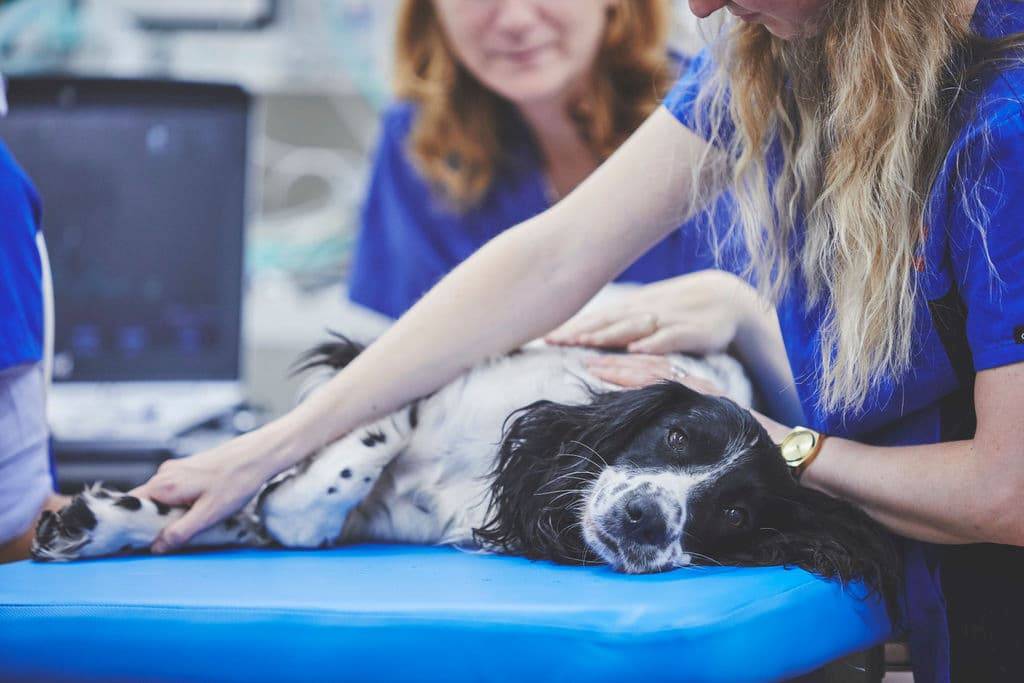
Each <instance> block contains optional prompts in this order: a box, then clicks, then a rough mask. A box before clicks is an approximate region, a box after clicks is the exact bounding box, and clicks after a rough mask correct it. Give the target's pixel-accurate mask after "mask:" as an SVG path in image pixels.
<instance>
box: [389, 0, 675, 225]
mask: <svg viewBox="0 0 1024 683" xmlns="http://www.w3.org/2000/svg"><path fill="white" fill-rule="evenodd" d="M667 32H668V3H667V0H620V2H618V3H616V4H615V5H614V6H613V7H612V8H611V9H610V10H609V16H608V20H607V25H606V27H605V30H604V35H603V37H602V41H601V45H600V47H599V49H598V54H597V59H596V62H595V64H594V65H593V68H592V69H591V71H590V74H589V79H590V84H589V86H590V87H588V88H585V89H584V92H585V94H584V96H583V97H582V98H580V99H578V100H577V101H575V102H573V103H572V104H571V109H570V112H569V113H570V116H571V117H572V119H573V121H574V122H575V124H576V126H577V128H578V130H579V131H580V135H581V137H582V139H583V140H584V141H585V142H586V143H587V145H588V146H589V147H590V149H591V150H592V152H593V153H594V156H595V157H597V158H598V159H600V160H604V159H606V158H607V157H609V156H611V153H612V152H614V151H615V149H616V148H617V147H618V146H619V145H621V144H622V142H624V141H625V139H626V138H627V137H629V135H630V134H631V133H632V132H633V131H634V130H635V129H636V128H637V127H638V126H639V125H640V124H641V123H642V122H643V120H644V119H645V118H647V116H648V115H649V114H650V113H651V112H652V111H654V109H655V108H656V107H657V106H658V104H659V103H660V101H661V98H662V96H663V95H664V94H665V91H666V90H667V89H668V87H669V85H671V68H670V64H669V58H668V48H667ZM395 49H396V58H395V91H396V94H397V95H398V97H400V98H403V99H407V100H410V101H412V102H415V103H416V104H417V105H418V109H417V116H416V120H415V123H414V127H413V130H412V134H411V136H410V141H409V149H410V152H411V155H412V158H413V159H414V160H415V162H416V164H417V166H418V168H419V170H420V172H422V173H423V174H424V176H425V177H426V178H427V179H428V180H429V181H431V182H432V183H433V184H434V185H435V187H436V188H437V189H439V190H440V191H441V192H442V193H443V195H444V196H446V198H447V199H449V200H451V201H452V203H453V204H454V205H455V206H456V207H459V208H463V209H465V208H470V207H472V206H473V205H475V204H476V203H477V202H479V201H480V200H481V199H482V197H483V196H484V194H485V193H486V192H487V190H488V189H489V188H490V186H491V183H492V182H493V181H494V178H495V175H496V174H497V172H498V168H499V166H500V165H501V163H502V162H503V161H504V160H505V159H506V158H507V155H508V152H509V150H507V149H505V147H504V146H503V137H505V136H504V135H503V132H505V131H503V125H506V124H507V123H508V122H509V120H510V117H513V116H515V114H514V111H513V108H512V105H511V104H510V103H509V102H507V101H506V100H504V99H503V98H501V97H500V96H499V95H497V94H495V93H494V92H492V91H491V90H489V89H487V88H486V87H485V86H483V85H482V84H481V83H480V82H479V81H478V80H477V79H476V78H474V77H473V76H472V75H471V74H470V73H469V71H468V70H466V68H465V67H463V66H462V65H461V64H460V62H459V61H458V59H457V57H456V56H455V53H454V51H453V50H452V48H451V46H450V45H449V44H448V38H447V36H446V35H445V33H444V30H443V29H442V27H441V23H440V21H439V19H438V16H437V12H436V10H435V9H434V3H433V1H432V0H403V2H402V4H401V6H400V8H399V12H398V31H397V37H396V48H395Z"/></svg>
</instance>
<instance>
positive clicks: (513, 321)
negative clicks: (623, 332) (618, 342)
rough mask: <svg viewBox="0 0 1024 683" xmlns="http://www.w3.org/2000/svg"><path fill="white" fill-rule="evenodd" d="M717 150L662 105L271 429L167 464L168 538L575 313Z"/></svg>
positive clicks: (645, 245) (683, 206)
mask: <svg viewBox="0 0 1024 683" xmlns="http://www.w3.org/2000/svg"><path fill="white" fill-rule="evenodd" d="M707 153H708V145H707V143H706V142H704V141H703V140H702V139H701V138H700V137H698V136H697V135H695V134H694V133H692V132H691V131H690V130H689V129H687V128H685V127H684V126H683V125H682V124H681V123H679V122H678V121H677V120H676V119H675V117H673V116H672V114H670V113H669V112H668V111H666V110H664V109H659V110H658V111H657V112H655V113H654V114H653V115H652V116H651V118H650V119H649V120H648V121H647V122H646V123H644V125H643V126H641V127H640V129H639V130H638V131H637V132H636V133H635V134H634V135H633V137H632V138H630V140H629V141H627V142H626V143H625V144H624V145H623V146H622V147H621V148H620V149H619V150H618V151H617V152H616V153H615V154H614V155H613V156H612V157H611V158H610V159H609V160H608V161H607V162H606V163H605V164H604V165H603V166H602V167H601V168H599V169H598V170H597V171H596V172H595V173H594V174H593V175H592V176H591V177H590V178H588V179H587V180H586V181H584V182H583V183H582V184H581V185H580V186H579V187H578V188H577V189H576V190H575V191H574V192H572V193H571V194H570V195H569V196H568V197H566V198H565V200H563V201H562V202H561V203H559V204H558V205H556V206H555V207H553V208H552V209H550V210H548V211H546V212H545V213H543V214H541V215H540V216H538V217H536V218H534V219H531V220H530V221H527V222H525V223H523V224H521V225H519V226H517V227H515V228H512V229H511V230H508V231H506V232H505V233H503V234H502V235H500V236H499V237H497V238H495V239H494V240H492V241H491V242H490V243H489V244H488V245H486V246H485V247H484V248H483V249H481V250H480V251H479V252H477V253H476V254H475V255H474V256H473V257H472V258H470V259H469V260H467V261H466V262H465V263H463V264H462V265H461V266H459V267H458V268H457V269H455V270H454V271H453V272H452V273H451V274H450V275H448V277H446V278H445V279H444V280H442V281H441V282H440V283H439V284H438V285H437V286H436V287H435V288H434V289H433V290H432V291H431V292H429V293H428V294H427V295H426V296H425V297H424V298H423V299H422V300H421V301H420V302H419V303H418V304H416V306H414V307H413V308H412V309H411V310H410V311H409V312H408V313H407V314H406V315H405V316H403V317H402V319H401V320H399V321H398V322H397V323H396V324H395V325H394V326H393V327H392V328H391V329H390V330H389V331H388V332H387V333H386V334H385V335H384V336H383V337H381V338H380V339H379V340H378V341H377V342H376V343H374V344H373V345H372V346H370V347H369V348H368V349H367V350H366V351H365V352H364V353H363V354H362V355H361V356H360V357H359V358H358V359H356V360H355V361H354V362H353V363H352V364H351V365H349V366H348V367H347V368H346V369H345V370H344V371H342V372H341V373H339V374H338V375H337V376H336V377H335V378H334V379H333V380H331V382H330V383H328V384H327V385H326V386H325V387H324V388H323V389H321V390H320V391H319V392H318V393H317V394H316V395H315V396H314V397H312V398H310V399H309V400H307V401H306V402H304V403H302V404H301V405H299V406H298V407H297V408H296V409H294V410H293V411H292V412H291V413H289V414H288V415H286V416H284V417H282V418H281V419H279V420H277V421H275V422H273V423H271V424H269V425H267V426H266V427H264V428H263V429H260V430H258V431H256V432H253V433H251V434H248V435H245V436H243V437H240V438H239V439H235V440H234V441H231V442H229V443H228V444H225V445H223V446H221V447H218V448H215V449H213V450H211V451H207V452H205V453H201V454H198V455H196V456H192V457H191V458H186V459H184V460H180V461H172V462H169V463H167V464H165V465H164V466H163V467H162V468H161V469H160V471H159V472H158V473H157V475H156V476H155V477H154V478H153V479H152V480H150V481H149V482H148V483H147V484H144V485H143V486H142V487H140V488H139V489H137V490H136V493H138V494H139V495H145V496H149V497H152V498H155V499H157V500H160V501H162V502H165V503H169V504H193V505H192V509H191V510H190V512H189V513H188V514H186V515H185V516H184V517H182V518H181V519H180V520H178V522H176V523H175V524H173V525H171V526H169V527H168V528H167V529H166V530H165V531H164V533H163V535H162V537H161V538H160V539H158V540H157V542H156V543H155V544H154V549H155V550H158V551H160V550H165V549H167V548H169V547H173V546H176V545H180V544H181V543H182V542H184V541H185V540H186V539H188V538H189V537H190V536H192V535H193V534H195V533H196V532H198V531H200V530H202V529H204V528H206V527H207V526H209V525H210V524H213V523H214V522H216V521H217V520H219V519H221V518H223V517H224V516H226V515H227V514H230V513H231V512H232V511H233V510H235V509H237V508H238V507H240V506H241V505H242V504H244V503H245V501H246V500H248V498H250V497H251V496H252V495H253V494H254V493H255V491H256V490H257V489H258V487H259V486H260V484H261V483H262V482H263V481H265V480H266V479H267V478H269V477H270V476H273V475H274V474H275V473H277V472H280V471H281V470H283V469H285V468H287V467H289V466H290V465H292V464H293V463H295V462H297V461H299V460H300V459H302V458H303V457H305V456H306V455H307V454H309V453H311V452H312V451H314V450H316V449H318V448H320V447H322V446H324V445H325V444H327V443H329V442H331V441H333V440H335V439H337V438H339V437H340V436H342V435H344V434H345V433H347V432H349V431H351V430H352V429H354V428H355V427H357V426H358V425H360V424H364V423H366V422H369V421H370V420H372V419H374V418H377V417H379V416H381V415H383V414H385V413H388V412H390V411H392V410H394V409H396V408H398V407H400V406H402V405H403V404H405V403H408V402H409V401H411V400H413V399H415V398H417V397H419V396H422V395H424V394H427V393H430V392H432V391H434V390H436V389H437V388H439V387H440V386H442V385H443V384H445V383H446V382H448V381H450V380H451V379H452V378H454V377H455V376H457V375H458V374H459V373H460V372H462V371H463V370H465V369H467V368H468V367H470V366H472V365H474V364H476V363H477V362H479V361H480V360H482V359H484V358H486V357H488V356H492V355H495V354H499V353H503V352H506V351H508V350H510V349H512V348H514V347H516V346H518V345H520V344H522V343H524V342H526V341H528V340H530V339H533V338H535V337H537V336H539V335H541V334H543V333H545V332H547V331H548V330H550V329H552V328H554V327H555V326H556V325H559V324H560V323H562V322H564V321H565V320H566V319H568V318H569V316H571V315H572V314H573V313H575V312H576V311H577V310H578V309H579V308H580V307H581V306H582V305H583V304H584V303H585V302H586V301H587V300H589V299H590V298H591V297H592V296H593V295H594V294H595V293H596V292H597V291H598V289H600V288H601V287H602V286H603V285H604V284H606V283H607V282H609V281H610V280H612V279H613V278H614V277H615V276H616V275H617V274H618V273H620V272H621V271H623V270H624V269H625V268H626V267H628V266H629V264H630V263H632V262H633V261H634V260H635V259H636V258H638V257H639V256H640V255H641V254H643V253H644V252H646V251H647V250H648V249H649V248H650V247H652V246H653V245H654V244H655V243H657V242H658V241H659V240H660V239H662V238H663V237H664V236H665V235H666V234H668V232H669V231H671V230H673V229H674V228H675V227H676V226H677V225H679V223H680V222H682V220H683V219H685V218H686V217H687V216H688V215H689V214H690V213H691V212H692V211H693V210H694V209H695V208H696V207H695V206H694V204H695V202H693V201H691V197H692V195H693V193H692V192H691V185H692V183H691V174H692V169H693V168H694V167H695V166H696V165H698V162H699V160H700V159H701V157H702V155H704V154H707ZM701 195H702V198H705V199H706V198H710V197H711V196H713V192H712V188H708V192H707V193H706V194H705V193H703V192H702V193H701Z"/></svg>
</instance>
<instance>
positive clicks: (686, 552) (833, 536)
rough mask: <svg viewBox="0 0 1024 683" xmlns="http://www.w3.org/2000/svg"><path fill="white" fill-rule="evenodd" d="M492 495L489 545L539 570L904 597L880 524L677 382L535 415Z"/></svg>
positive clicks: (509, 451)
mask: <svg viewBox="0 0 1024 683" xmlns="http://www.w3.org/2000/svg"><path fill="white" fill-rule="evenodd" d="M492 494H493V499H492V507H491V511H490V515H489V518H488V521H487V523H486V524H485V525H484V527H483V528H481V529H479V530H478V531H477V534H478V537H479V538H480V540H482V541H483V542H485V543H488V544H490V545H491V546H494V547H498V548H501V549H504V550H506V551H510V552H517V553H520V554H524V555H527V556H530V557H537V558H546V559H552V560H556V561H561V562H588V561H595V560H602V561H604V562H607V563H608V564H610V565H611V566H612V567H614V568H615V569H616V570H619V571H623V572H629V573H641V572H656V571H663V570H667V569H672V568H674V567H679V566H685V565H688V564H691V563H694V564H706V563H723V564H746V565H771V564H780V565H797V566H801V567H803V568H805V569H808V570H810V571H813V572H815V573H817V574H820V575H822V576H826V577H830V578H831V577H834V578H838V579H840V580H843V581H848V580H853V579H863V580H865V581H866V582H867V583H868V584H869V585H871V586H872V587H874V588H876V589H878V590H880V591H883V592H884V593H886V594H887V595H891V594H892V592H894V591H895V588H896V583H895V582H896V580H897V578H896V577H897V576H898V556H897V554H896V550H895V546H894V544H893V542H892V540H891V539H890V538H889V537H888V535H887V534H886V533H885V532H884V531H883V530H882V529H881V528H880V527H879V526H878V525H877V524H875V523H874V522H873V521H872V520H870V519H869V518H868V517H867V516H866V515H865V514H864V513H862V512H860V511H859V510H857V509H856V508H854V507H853V506H851V505H849V504H847V503H843V502H841V501H837V500H834V499H832V498H829V497H828V496H825V495H824V494H820V493H817V492H815V491H811V490H808V489H806V488H803V487H800V486H798V485H797V483H796V482H795V481H794V479H793V477H792V475H791V474H790V472H789V470H788V468H787V467H786V465H785V463H784V462H783V460H782V457H781V455H780V453H779V449H778V446H776V445H775V444H774V443H773V442H772V440H771V438H770V437H769V436H768V433H767V432H766V431H765V430H764V428H763V427H762V426H761V425H760V424H759V423H758V422H757V420H755V419H754V418H753V416H751V415H750V413H749V412H747V411H746V410H743V409H742V408H740V407H739V406H737V405H736V404H734V403H733V402H731V401H729V400H727V399H720V398H714V397H710V396H705V395H703V394H699V393H697V392H694V391H692V390H690V389H688V388H687V387H685V386H683V385H681V384H678V383H675V382H665V383H661V384H657V385H653V386H650V387H645V388H643V389H637V390H632V391H622V392H610V393H595V394H594V395H593V397H592V401H591V402H590V403H588V404H585V405H578V406H568V405H560V404H556V403H551V402H546V401H542V402H539V403H535V404H533V405H530V406H527V407H526V408H523V409H522V410H521V411H519V412H518V413H516V414H514V415H512V416H511V417H510V424H509V426H508V428H507V429H506V432H505V436H504V439H503V442H502V445H501V449H500V454H499V460H498V464H497V467H496V471H495V475H494V481H493V484H492Z"/></svg>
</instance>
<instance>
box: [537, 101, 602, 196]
mask: <svg viewBox="0 0 1024 683" xmlns="http://www.w3.org/2000/svg"><path fill="white" fill-rule="evenodd" d="M568 108H569V107H568V101H567V100H566V99H565V98H558V99H556V100H549V101H545V102H539V103H529V104H520V105H517V109H518V110H519V113H520V114H521V115H522V117H523V119H524V120H525V121H526V125H528V126H529V127H530V131H531V133H533V137H534V139H535V140H536V141H537V145H538V147H539V148H540V153H541V156H542V160H543V163H544V170H545V171H546V172H547V177H548V181H549V183H550V186H551V189H552V190H553V192H554V194H555V198H556V199H557V198H561V197H564V196H565V195H566V194H568V193H569V192H571V191H572V190H573V188H575V187H576V186H577V185H578V184H580V183H581V182H583V179H584V178H586V177H587V176H588V175H590V174H591V173H592V172H593V171H594V169H595V168H597V165H598V164H597V159H596V158H595V157H594V154H593V153H592V152H591V150H590V148H589V147H588V146H587V145H586V143H585V142H584V140H583V139H582V137H580V133H579V130H578V129H577V127H576V124H575V123H573V121H572V119H570V118H569V111H568Z"/></svg>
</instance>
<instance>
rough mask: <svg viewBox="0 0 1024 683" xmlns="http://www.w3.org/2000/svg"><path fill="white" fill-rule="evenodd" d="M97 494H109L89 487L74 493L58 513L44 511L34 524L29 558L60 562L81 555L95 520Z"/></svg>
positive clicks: (96, 521) (86, 545)
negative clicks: (77, 493)
mask: <svg viewBox="0 0 1024 683" xmlns="http://www.w3.org/2000/svg"><path fill="white" fill-rule="evenodd" d="M97 495H100V496H102V495H109V494H108V493H107V492H106V491H103V490H102V489H99V488H95V489H90V490H89V491H87V492H85V493H81V494H79V495H77V496H75V497H74V498H73V499H72V501H71V503H70V504H68V505H66V506H65V507H64V508H62V509H61V510H60V511H58V512H51V511H50V510H45V511H44V512H43V514H42V517H40V518H39V524H38V525H36V535H35V538H34V539H33V540H32V557H33V558H34V559H36V560H41V561H46V562H61V561H67V560H74V559H77V558H79V557H85V556H86V555H87V554H88V547H89V543H90V542H91V541H92V538H93V531H94V530H95V529H96V526H97V524H98V523H99V520H98V519H97V518H96V514H95V513H94V512H93V511H92V507H91V505H92V503H93V502H94V501H95V500H97V498H96V497H95V496H97Z"/></svg>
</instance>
